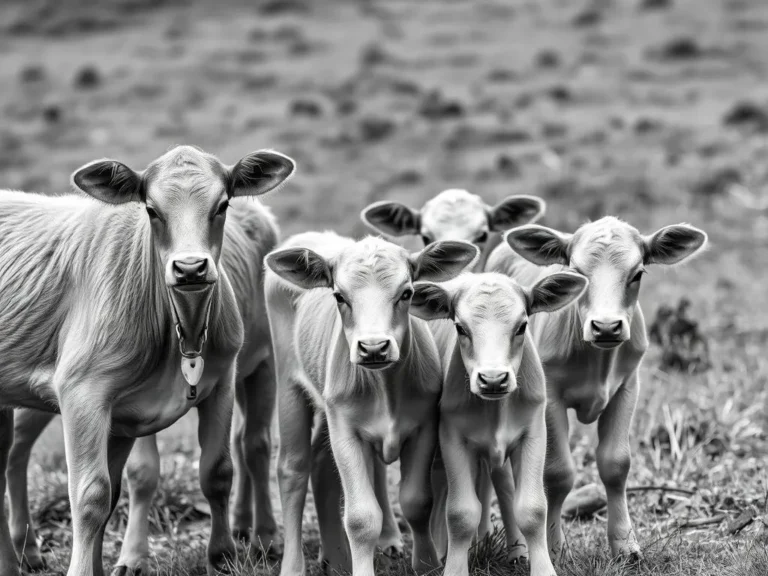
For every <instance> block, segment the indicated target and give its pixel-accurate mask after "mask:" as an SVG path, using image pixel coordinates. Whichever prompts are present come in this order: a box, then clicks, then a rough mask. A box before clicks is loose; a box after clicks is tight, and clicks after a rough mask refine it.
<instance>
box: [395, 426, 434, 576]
mask: <svg viewBox="0 0 768 576" xmlns="http://www.w3.org/2000/svg"><path fill="white" fill-rule="evenodd" d="M437 424H438V418H437V414H436V413H435V414H434V416H433V418H431V419H430V420H429V421H428V422H426V423H425V424H424V425H423V426H422V427H421V429H420V430H419V431H418V432H416V433H415V434H413V435H411V437H410V438H408V439H407V440H406V441H405V442H404V443H403V447H402V450H401V451H400V472H401V479H400V507H401V508H402V509H403V516H405V519H406V520H407V521H408V524H409V526H410V527H411V532H412V533H413V558H412V565H413V569H414V570H416V571H417V572H424V571H428V570H432V569H433V568H436V567H437V566H439V565H440V561H439V558H438V556H437V551H436V550H435V544H434V542H433V541H432V535H431V534H430V531H429V518H430V515H431V513H432V477H431V476H432V475H431V472H432V460H433V459H434V457H435V449H436V447H437Z"/></svg>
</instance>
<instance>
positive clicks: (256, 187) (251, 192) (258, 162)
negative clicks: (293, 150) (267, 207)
mask: <svg viewBox="0 0 768 576" xmlns="http://www.w3.org/2000/svg"><path fill="white" fill-rule="evenodd" d="M227 170H228V176H229V195H230V196H258V195H259V194H264V193H265V192H269V191H270V190H274V189H275V188H277V187H278V186H280V185H281V184H282V183H284V182H285V181H286V180H288V178H290V177H291V176H292V175H293V173H294V172H295V171H296V163H295V162H294V161H293V159H292V158H289V157H288V156H286V155H285V154H281V153H280V152H275V151H273V150H259V151H258V152H252V153H250V154H248V155H247V156H244V157H243V158H241V159H240V160H239V161H238V163H237V164H235V165H234V166H232V167H230V168H228V169H227Z"/></svg>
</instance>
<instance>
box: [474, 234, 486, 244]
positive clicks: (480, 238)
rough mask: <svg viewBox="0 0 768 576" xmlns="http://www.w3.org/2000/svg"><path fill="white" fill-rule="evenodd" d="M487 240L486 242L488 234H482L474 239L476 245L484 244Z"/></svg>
mask: <svg viewBox="0 0 768 576" xmlns="http://www.w3.org/2000/svg"><path fill="white" fill-rule="evenodd" d="M487 240H488V232H483V233H482V234H480V236H478V237H477V238H475V242H476V243H477V244H482V243H483V242H486V241H487Z"/></svg>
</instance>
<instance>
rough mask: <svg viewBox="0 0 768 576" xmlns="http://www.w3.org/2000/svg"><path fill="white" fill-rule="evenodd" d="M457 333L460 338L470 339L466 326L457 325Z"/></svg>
mask: <svg viewBox="0 0 768 576" xmlns="http://www.w3.org/2000/svg"><path fill="white" fill-rule="evenodd" d="M456 332H458V334H459V336H464V337H468V336H469V334H467V331H466V330H464V326H462V325H461V324H456Z"/></svg>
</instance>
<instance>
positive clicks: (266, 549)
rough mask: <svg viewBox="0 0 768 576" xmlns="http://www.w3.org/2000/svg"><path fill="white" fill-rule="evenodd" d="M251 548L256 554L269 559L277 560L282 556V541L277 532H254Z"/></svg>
mask: <svg viewBox="0 0 768 576" xmlns="http://www.w3.org/2000/svg"><path fill="white" fill-rule="evenodd" d="M252 548H253V550H254V551H255V552H256V554H258V555H259V556H263V557H265V558H268V559H270V560H277V559H278V558H282V556H283V541H282V539H281V538H280V535H279V534H278V533H277V532H264V533H260V534H256V536H255V537H254V538H253V546H252Z"/></svg>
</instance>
